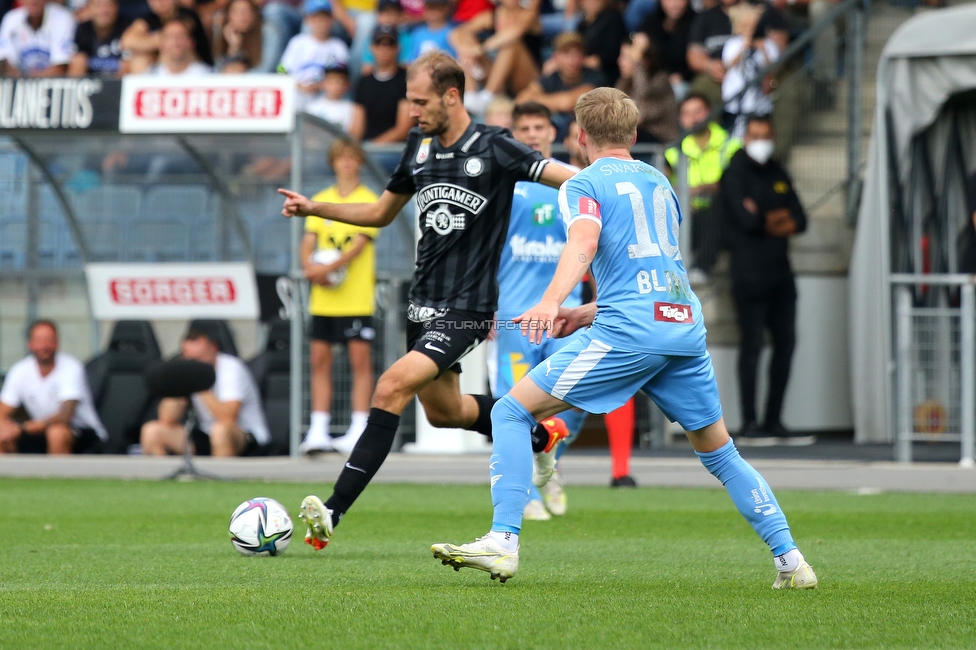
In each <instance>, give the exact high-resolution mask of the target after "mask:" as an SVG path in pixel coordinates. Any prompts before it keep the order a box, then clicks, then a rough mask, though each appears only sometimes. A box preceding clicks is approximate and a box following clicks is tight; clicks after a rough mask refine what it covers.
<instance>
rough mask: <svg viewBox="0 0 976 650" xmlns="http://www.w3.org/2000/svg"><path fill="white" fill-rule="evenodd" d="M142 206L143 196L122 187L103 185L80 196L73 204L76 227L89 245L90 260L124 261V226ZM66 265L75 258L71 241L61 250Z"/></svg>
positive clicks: (135, 216) (69, 233) (134, 189)
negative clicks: (76, 217) (76, 220)
mask: <svg viewBox="0 0 976 650" xmlns="http://www.w3.org/2000/svg"><path fill="white" fill-rule="evenodd" d="M141 206H142V193H141V192H140V191H139V190H138V189H136V188H134V187H128V186H124V185H102V186H99V187H96V188H93V189H91V190H89V191H87V192H85V193H83V194H80V195H79V196H78V197H77V199H76V200H75V202H74V209H75V214H76V215H77V216H78V221H79V227H80V228H81V231H82V235H83V236H84V237H85V241H86V242H87V243H88V249H89V254H90V255H91V261H93V262H99V261H119V260H122V259H124V249H125V242H126V228H125V224H127V223H128V222H130V221H132V220H133V219H137V218H138V217H139V213H140V210H141ZM67 234H68V235H69V237H70V235H71V231H70V230H69V231H68V233H67ZM63 250H64V253H63V255H64V256H65V259H66V263H68V262H70V261H71V260H72V259H73V257H77V248H76V246H75V242H74V241H73V240H72V241H71V242H70V244H69V243H67V242H65V244H64V247H63Z"/></svg>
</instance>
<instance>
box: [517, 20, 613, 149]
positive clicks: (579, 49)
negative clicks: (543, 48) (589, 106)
mask: <svg viewBox="0 0 976 650" xmlns="http://www.w3.org/2000/svg"><path fill="white" fill-rule="evenodd" d="M553 47H554V48H555V52H554V53H553V55H552V59H553V62H554V64H555V67H556V71H555V72H553V73H552V74H550V75H549V76H547V77H542V78H541V79H539V80H538V81H533V82H532V83H530V84H529V86H528V88H526V89H525V90H523V91H522V92H521V93H519V95H518V97H516V98H515V103H517V104H521V103H523V102H539V103H540V104H542V105H543V106H545V107H546V108H548V109H549V110H550V111H552V112H553V116H552V117H553V123H554V124H556V128H557V129H559V133H560V134H565V132H566V126H567V125H568V124H569V122H570V121H572V120H573V109H574V108H575V107H576V100H577V99H578V98H579V96H580V95H582V94H583V93H585V92H588V91H590V90H593V89H594V88H596V87H597V86H602V85H604V83H605V79H604V77H603V75H602V74H601V73H600V72H597V71H596V70H593V69H591V68H587V67H586V66H584V65H583V61H584V58H585V57H586V42H585V41H584V40H583V37H582V36H580V35H579V34H577V33H575V32H567V33H565V34H560V35H559V36H558V37H556V40H555V42H554V43H553Z"/></svg>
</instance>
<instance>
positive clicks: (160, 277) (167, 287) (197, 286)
mask: <svg viewBox="0 0 976 650" xmlns="http://www.w3.org/2000/svg"><path fill="white" fill-rule="evenodd" d="M85 276H86V278H87V280H88V293H89V296H90V298H91V307H92V312H93V313H94V316H95V318H97V319H99V320H119V319H124V318H133V319H145V320H166V319H171V320H186V319H189V318H243V319H249V318H257V317H258V316H259V314H260V310H259V308H258V292H257V285H256V283H255V279H254V269H253V268H252V267H251V265H250V264H247V263H242V262H227V263H216V264H175V263H174V264H111V263H105V264H101V263H100V264H88V265H86V266H85Z"/></svg>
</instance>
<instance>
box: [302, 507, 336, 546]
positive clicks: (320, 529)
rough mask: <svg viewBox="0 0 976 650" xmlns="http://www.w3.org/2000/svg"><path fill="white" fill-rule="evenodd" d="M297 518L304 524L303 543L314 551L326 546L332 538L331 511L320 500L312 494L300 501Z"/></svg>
mask: <svg viewBox="0 0 976 650" xmlns="http://www.w3.org/2000/svg"><path fill="white" fill-rule="evenodd" d="M298 518H299V519H301V520H302V521H303V522H305V526H306V528H307V530H306V531H305V543H306V544H308V545H309V546H311V547H313V548H314V549H315V550H316V551H321V550H322V549H323V548H325V547H326V546H328V544H329V539H331V538H332V531H333V525H332V511H331V510H329V509H328V508H326V507H325V504H324V503H322V500H321V499H319V498H318V497H317V496H315V495H314V494H310V495H308V496H307V497H305V498H304V499H302V507H301V509H300V510H299V511H298Z"/></svg>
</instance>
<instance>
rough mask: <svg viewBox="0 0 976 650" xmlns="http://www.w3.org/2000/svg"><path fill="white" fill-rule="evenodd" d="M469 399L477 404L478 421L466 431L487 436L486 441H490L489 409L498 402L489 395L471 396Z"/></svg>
mask: <svg viewBox="0 0 976 650" xmlns="http://www.w3.org/2000/svg"><path fill="white" fill-rule="evenodd" d="M471 397H473V398H474V401H476V402H478V419H477V420H475V421H474V424H472V425H471V426H470V427H467V429H468V430H469V431H477V432H478V433H480V434H481V435H483V436H488V439H489V440H491V407H493V406H494V405H495V402H497V401H498V400H497V399H495V398H494V397H492V396H490V395H472V396H471Z"/></svg>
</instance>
